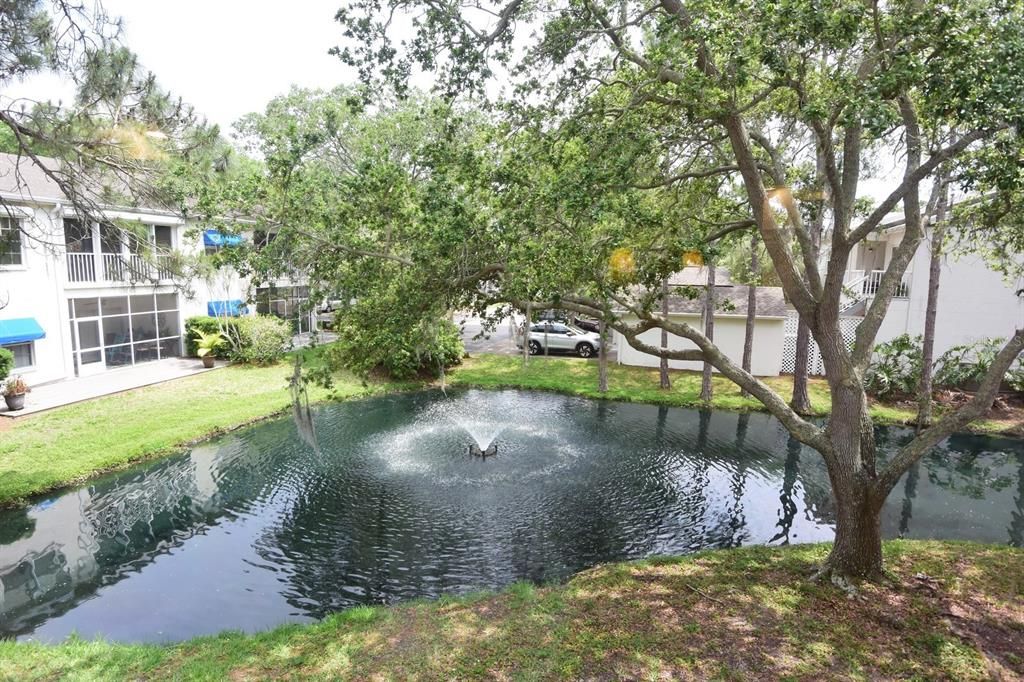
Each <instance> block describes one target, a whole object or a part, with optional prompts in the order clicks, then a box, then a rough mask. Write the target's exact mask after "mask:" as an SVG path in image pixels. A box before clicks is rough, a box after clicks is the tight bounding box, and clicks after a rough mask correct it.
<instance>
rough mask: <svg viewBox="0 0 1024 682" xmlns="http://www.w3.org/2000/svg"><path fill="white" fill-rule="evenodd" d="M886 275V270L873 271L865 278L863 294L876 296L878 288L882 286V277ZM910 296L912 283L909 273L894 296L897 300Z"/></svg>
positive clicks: (901, 281) (905, 274)
mask: <svg viewBox="0 0 1024 682" xmlns="http://www.w3.org/2000/svg"><path fill="white" fill-rule="evenodd" d="M884 274H885V270H871V271H870V272H868V273H867V275H866V276H865V277H864V284H863V293H864V295H866V296H874V295H875V294H877V293H878V287H880V286H881V284H882V275H884ZM909 294H910V282H909V277H908V276H907V273H904V274H903V279H901V280H900V283H899V284H898V285H897V286H896V293H894V294H893V296H895V297H896V298H906V297H907V296H908V295H909Z"/></svg>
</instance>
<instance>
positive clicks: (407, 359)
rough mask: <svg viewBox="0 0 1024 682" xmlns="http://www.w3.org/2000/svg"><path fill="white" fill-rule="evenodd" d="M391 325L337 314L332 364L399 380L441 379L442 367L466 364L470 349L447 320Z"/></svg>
mask: <svg viewBox="0 0 1024 682" xmlns="http://www.w3.org/2000/svg"><path fill="white" fill-rule="evenodd" d="M403 322H405V321H404V320H400V321H396V323H393V324H392V323H388V322H387V321H383V320H380V319H378V318H376V317H375V316H372V315H371V316H366V315H362V314H360V311H359V310H358V308H353V309H350V310H347V311H344V312H338V313H337V314H336V316H335V331H336V332H337V334H338V341H336V342H335V343H333V344H331V346H330V349H329V350H328V358H329V360H330V363H331V364H332V365H335V366H338V365H340V366H342V367H345V368H347V369H349V370H351V371H353V372H355V373H356V374H359V375H363V376H365V375H367V374H370V373H371V372H380V373H382V374H385V375H387V376H389V377H392V378H395V379H411V378H413V377H416V376H422V375H425V374H426V375H430V376H435V377H436V376H438V375H439V374H440V372H441V368H442V367H451V366H452V365H457V364H458V363H459V362H461V361H462V356H463V354H464V353H465V348H464V347H463V345H462V336H461V335H460V334H459V328H458V327H456V326H455V325H454V324H453V323H452V322H450V321H448V320H443V319H442V320H420V321H418V322H415V321H413V322H411V323H409V324H404V323H403Z"/></svg>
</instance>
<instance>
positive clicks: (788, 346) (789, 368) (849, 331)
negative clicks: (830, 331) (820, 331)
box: [782, 313, 861, 376]
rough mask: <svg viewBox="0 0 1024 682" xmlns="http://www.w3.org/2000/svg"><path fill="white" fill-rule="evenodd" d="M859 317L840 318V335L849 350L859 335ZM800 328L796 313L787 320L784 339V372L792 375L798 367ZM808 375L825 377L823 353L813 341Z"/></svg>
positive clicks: (812, 340) (809, 354)
mask: <svg viewBox="0 0 1024 682" xmlns="http://www.w3.org/2000/svg"><path fill="white" fill-rule="evenodd" d="M860 321H861V318H859V317H840V318H839V333H840V334H842V335H843V341H845V342H846V347H847V348H853V341H854V339H855V338H856V335H857V325H858V324H860ZM798 326H799V318H798V317H797V315H796V313H792V314H790V316H789V317H787V318H786V325H785V327H784V329H783V337H782V371H783V372H784V373H787V374H792V373H793V370H794V369H795V367H796V331H797V327H798ZM807 373H808V374H811V375H814V376H824V374H825V365H824V363H822V361H821V353H819V352H818V344H816V343H815V342H814V339H811V343H810V347H809V348H808V354H807Z"/></svg>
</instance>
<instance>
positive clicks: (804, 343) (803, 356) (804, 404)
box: [789, 320, 811, 414]
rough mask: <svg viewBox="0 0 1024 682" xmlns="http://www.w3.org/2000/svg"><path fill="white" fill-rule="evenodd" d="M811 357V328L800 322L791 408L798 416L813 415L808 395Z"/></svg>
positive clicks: (797, 334) (797, 332) (797, 333)
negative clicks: (808, 372)
mask: <svg viewBox="0 0 1024 682" xmlns="http://www.w3.org/2000/svg"><path fill="white" fill-rule="evenodd" d="M810 355H811V328H810V327H809V326H808V325H807V324H805V323H804V321H803V320H800V322H799V324H798V326H797V329H796V362H795V363H794V365H793V398H792V399H791V400H790V401H789V406H790V407H792V408H793V410H794V411H796V413H797V414H810V413H811V397H810V395H808V393H807V363H808V361H809V359H810Z"/></svg>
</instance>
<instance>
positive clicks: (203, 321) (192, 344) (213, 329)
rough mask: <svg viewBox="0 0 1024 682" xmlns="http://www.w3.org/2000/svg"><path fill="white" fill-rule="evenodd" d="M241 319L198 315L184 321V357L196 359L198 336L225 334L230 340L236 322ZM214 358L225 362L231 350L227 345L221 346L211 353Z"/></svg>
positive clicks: (233, 334)
mask: <svg viewBox="0 0 1024 682" xmlns="http://www.w3.org/2000/svg"><path fill="white" fill-rule="evenodd" d="M240 319H242V318H238V317H209V316H207V315H198V316H196V317H190V318H188V319H187V320H185V355H187V356H189V357H192V358H194V357H198V354H197V351H198V350H199V349H198V347H197V345H196V344H197V342H198V339H199V334H200V333H201V334H219V333H222V332H226V334H227V335H229V336H230V337H231V338H234V337H235V336H236V334H235V333H234V329H235V327H236V326H237V325H238V321H239V320H240ZM213 355H214V357H217V358H220V359H222V360H227V359H229V358H230V357H231V348H230V347H229V345H228V344H223V345H221V346H220V347H219V348H217V349H216V350H215V351H214V352H213Z"/></svg>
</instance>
